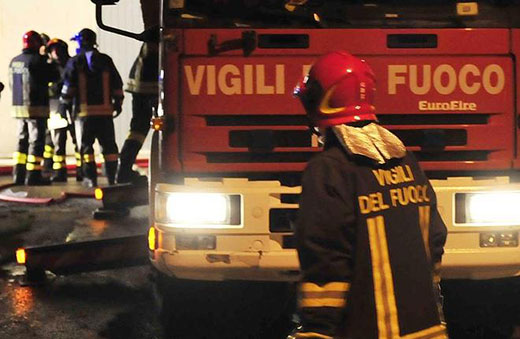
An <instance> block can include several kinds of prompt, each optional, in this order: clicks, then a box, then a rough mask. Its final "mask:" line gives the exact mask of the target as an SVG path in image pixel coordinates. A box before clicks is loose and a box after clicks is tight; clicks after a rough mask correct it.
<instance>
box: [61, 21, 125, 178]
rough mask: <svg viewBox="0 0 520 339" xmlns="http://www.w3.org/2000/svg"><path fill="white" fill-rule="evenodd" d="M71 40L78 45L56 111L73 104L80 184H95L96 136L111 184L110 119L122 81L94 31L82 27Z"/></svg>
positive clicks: (115, 151)
mask: <svg viewBox="0 0 520 339" xmlns="http://www.w3.org/2000/svg"><path fill="white" fill-rule="evenodd" d="M72 40H75V41H76V42H77V43H78V45H79V48H78V54H77V55H76V56H74V57H72V58H71V59H70V60H69V61H68V63H67V66H66V68H65V73H64V79H63V88H62V92H61V99H60V100H61V103H60V113H61V114H62V115H63V111H64V110H65V109H66V107H67V105H69V104H71V103H72V104H73V110H74V113H73V114H74V116H75V121H76V138H77V141H78V143H79V145H81V146H80V153H81V155H82V162H83V164H82V174H83V185H84V186H86V187H95V186H97V167H96V161H95V158H94V147H93V145H94V142H95V140H96V139H97V140H98V142H99V144H100V146H101V152H102V154H103V158H104V160H105V162H104V171H105V175H106V177H107V179H108V183H109V185H113V184H115V177H116V172H117V160H118V148H117V144H116V140H115V131H114V121H113V120H112V119H113V117H116V116H118V115H119V114H120V113H121V106H122V104H123V89H122V87H123V83H122V80H121V76H120V75H119V72H118V71H117V69H116V67H115V65H114V62H113V61H112V59H111V58H110V57H109V56H108V55H106V54H103V53H100V52H99V51H98V50H97V48H96V33H94V31H92V30H90V29H88V28H84V29H82V30H81V31H80V32H79V33H78V34H76V35H75V36H74V37H73V38H72ZM114 112H115V115H114V116H113V114H114Z"/></svg>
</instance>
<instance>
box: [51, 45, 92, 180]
mask: <svg viewBox="0 0 520 339" xmlns="http://www.w3.org/2000/svg"><path fill="white" fill-rule="evenodd" d="M47 53H48V55H49V60H51V62H53V63H54V64H55V65H56V66H57V68H58V70H59V71H60V75H61V77H60V80H59V81H56V82H53V83H51V84H50V88H49V94H50V97H51V113H50V117H49V120H48V123H47V125H48V127H49V130H50V132H51V133H50V134H51V136H52V145H54V147H55V149H54V155H53V157H52V160H53V166H52V169H53V172H54V173H53V176H52V177H51V180H52V181H53V182H66V181H67V167H66V162H65V160H66V144H67V133H70V136H71V138H72V142H73V145H74V151H75V157H76V181H82V179H83V178H82V176H81V155H80V153H79V149H78V145H77V142H76V133H75V129H74V123H73V117H72V116H71V115H70V112H71V107H70V105H68V106H66V109H62V110H61V112H58V109H57V108H58V103H57V102H58V101H59V97H60V93H61V89H62V87H63V80H62V77H63V73H64V72H65V66H66V64H67V61H68V60H69V59H70V55H69V46H68V44H67V43H66V42H65V41H63V40H61V39H57V38H54V39H52V40H50V41H49V42H48V43H47ZM53 103H54V105H53ZM67 113H69V114H67ZM62 114H63V116H62ZM46 146H47V145H46Z"/></svg>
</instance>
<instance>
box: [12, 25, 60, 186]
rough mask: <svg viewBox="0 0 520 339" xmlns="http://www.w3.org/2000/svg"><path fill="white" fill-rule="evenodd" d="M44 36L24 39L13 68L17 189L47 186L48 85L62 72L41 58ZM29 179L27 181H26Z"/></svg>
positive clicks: (15, 181)
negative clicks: (16, 127) (44, 155)
mask: <svg viewBox="0 0 520 339" xmlns="http://www.w3.org/2000/svg"><path fill="white" fill-rule="evenodd" d="M41 46H43V40H42V38H41V36H40V35H39V34H38V33H37V32H35V31H29V32H27V33H25V34H24V36H23V51H22V54H20V55H18V56H16V57H15V58H13V59H12V60H11V63H10V64H9V77H10V83H11V86H12V92H13V114H14V117H15V118H17V119H18V148H17V151H16V152H15V153H14V155H13V158H14V159H13V160H14V163H15V166H14V168H13V181H14V183H15V184H17V185H22V184H24V181H25V184H27V185H47V184H50V181H49V180H48V179H46V178H43V177H42V161H43V149H44V144H45V132H46V130H47V118H48V117H49V92H48V83H49V82H52V81H55V80H56V79H57V78H59V73H58V71H57V70H56V69H55V68H54V66H53V65H51V64H49V63H47V58H46V57H45V56H43V55H41V54H40V52H39V51H40V48H41ZM26 176H27V177H26Z"/></svg>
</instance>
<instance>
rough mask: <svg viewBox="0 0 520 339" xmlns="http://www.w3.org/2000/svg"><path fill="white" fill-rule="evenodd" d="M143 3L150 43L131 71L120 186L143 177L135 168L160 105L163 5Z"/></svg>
mask: <svg viewBox="0 0 520 339" xmlns="http://www.w3.org/2000/svg"><path fill="white" fill-rule="evenodd" d="M140 3H141V14H142V19H143V24H144V28H145V30H147V31H148V32H150V35H149V36H150V37H151V41H148V42H145V43H143V45H142V46H141V50H140V51H139V55H138V56H137V58H136V60H135V61H134V64H133V65H132V68H131V69H130V76H129V79H128V84H127V88H126V91H127V92H130V93H132V120H131V121H130V131H129V132H128V136H127V137H126V140H125V143H124V144H123V148H122V149H121V154H120V156H119V169H118V172H117V182H118V183H120V184H122V183H128V182H132V181H135V180H136V179H138V178H139V177H140V175H139V173H138V172H136V171H133V170H132V166H133V164H134V162H135V159H136V157H137V154H138V153H139V150H140V149H141V147H142V145H143V142H144V140H145V138H146V135H147V134H148V130H149V129H150V119H151V117H152V113H153V110H154V109H156V108H157V102H158V78H159V74H158V73H159V52H158V41H159V29H158V27H159V18H160V15H159V13H160V2H159V1H148V0H140Z"/></svg>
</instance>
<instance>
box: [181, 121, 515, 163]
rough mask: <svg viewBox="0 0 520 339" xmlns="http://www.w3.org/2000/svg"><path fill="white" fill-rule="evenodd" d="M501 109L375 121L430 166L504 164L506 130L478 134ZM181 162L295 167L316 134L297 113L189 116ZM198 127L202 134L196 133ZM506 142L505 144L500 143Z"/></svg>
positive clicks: (495, 124)
mask: <svg viewBox="0 0 520 339" xmlns="http://www.w3.org/2000/svg"><path fill="white" fill-rule="evenodd" d="M506 118H507V117H506V116H505V115H504V114H499V113H497V114H491V113H464V114H460V113H457V112H452V113H451V112H450V113H445V114H378V119H379V122H380V123H381V124H382V125H383V126H385V127H387V128H388V129H389V130H390V131H392V132H393V133H394V134H396V135H397V136H398V137H399V138H400V139H401V140H402V141H403V142H404V144H405V146H406V147H407V148H408V149H409V150H410V151H413V152H414V153H415V154H416V156H417V158H418V159H419V160H420V161H421V163H422V165H425V169H427V170H429V171H433V170H446V169H447V168H449V169H452V168H453V169H458V170H473V169H479V168H486V167H485V166H486V164H487V163H488V162H490V161H493V162H494V164H493V166H494V167H495V168H498V167H500V166H509V165H507V164H506V162H504V161H503V162H500V161H501V159H506V158H508V157H510V156H511V155H510V154H508V152H511V151H510V146H509V143H510V141H512V135H505V136H504V138H503V140H502V139H500V140H498V139H493V140H490V141H492V142H483V139H482V138H483V135H487V133H488V132H489V133H492V132H493V131H497V130H503V128H502V126H503V125H504V124H506V123H508V120H507V119H506ZM189 126H193V127H192V130H191V131H190V134H189V135H187V140H188V142H187V145H189V147H187V148H186V149H185V151H186V153H185V155H186V158H185V159H184V160H185V163H184V164H185V166H186V169H187V170H189V171H202V172H204V171H213V172H237V171H238V172H259V171H263V172H265V171H268V172H269V171H270V172H299V171H301V170H303V169H304V168H305V164H306V163H307V161H308V160H309V159H310V158H311V157H312V156H313V155H314V154H315V153H316V152H317V151H319V150H320V148H319V147H318V146H319V145H318V138H317V137H316V136H314V135H313V134H312V133H311V132H310V131H309V129H308V120H307V118H306V117H305V116H304V115H302V114H298V115H294V114H293V115H283V114H270V115H267V114H266V115H258V114H256V115H255V114H240V115H238V114H237V115H230V114H227V115H226V114H213V115H211V114H205V115H194V116H191V117H190V123H189ZM199 130H200V133H203V134H204V135H205V138H200V139H199V138H198V137H197V135H200V134H199V133H198V131H199ZM506 144H507V145H506Z"/></svg>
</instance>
